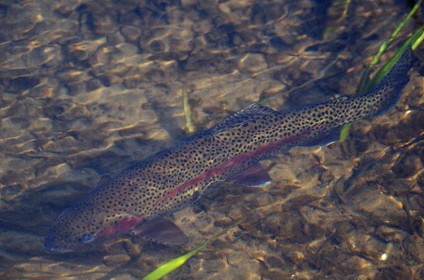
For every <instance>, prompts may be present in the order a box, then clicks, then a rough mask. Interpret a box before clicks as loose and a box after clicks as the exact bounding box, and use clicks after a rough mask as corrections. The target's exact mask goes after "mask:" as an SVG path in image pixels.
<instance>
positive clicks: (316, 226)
mask: <svg viewBox="0 0 424 280" xmlns="http://www.w3.org/2000/svg"><path fill="white" fill-rule="evenodd" d="M332 2H333V1H313V0H310V1H307V0H302V1H269V2H266V3H265V2H263V1H257V2H254V1H226V2H218V1H195V0H194V1H191V0H188V1H169V2H156V1H151V2H150V1H147V2H145V1H132V0H128V1H120V2H118V1H100V2H99V1H89V0H88V1H80V0H75V1H74V0H67V1H55V3H54V4H53V5H52V2H51V1H44V0H39V1H33V0H26V1H20V2H19V4H17V3H15V2H14V1H3V2H2V3H1V4H0V20H1V22H2V28H1V30H0V42H1V43H0V49H1V51H0V65H1V66H0V91H1V95H0V115H1V123H0V195H1V197H0V220H1V223H0V228H1V234H0V244H1V247H0V275H1V278H2V279H28V278H31V279H54V278H60V279H65V278H66V279H109V278H114V279H138V278H140V277H142V276H143V275H145V274H146V273H147V272H148V271H150V270H151V269H153V268H154V267H156V266H157V264H159V263H161V262H163V261H165V260H168V259H170V258H173V257H175V256H178V255H180V254H181V253H182V252H185V251H186V250H188V249H189V248H192V247H193V246H194V245H196V244H200V243H201V242H203V241H204V240H205V239H206V238H207V237H210V236H213V235H214V234H215V233H216V232H218V231H219V230H220V229H223V228H226V227H228V226H231V224H233V223H234V222H235V221H237V219H238V218H239V217H241V216H243V214H244V213H246V212H247V211H250V210H252V209H256V210H255V211H253V213H255V214H254V215H253V214H252V217H250V218H249V219H247V220H246V221H245V222H243V223H242V224H241V225H240V226H239V227H237V228H233V229H231V230H230V231H229V232H228V233H227V234H226V235H225V236H223V237H222V238H220V239H219V240H217V241H215V242H213V243H212V245H211V246H209V247H208V248H207V249H206V250H205V251H203V253H201V255H200V256H199V257H196V258H194V259H192V260H190V262H189V265H186V266H184V267H183V268H182V269H181V270H179V271H178V272H177V273H176V274H173V276H172V278H173V279H175V278H178V279H188V278H190V279H192V278H193V279H204V278H210V279H288V278H293V279H312V278H313V279H321V278H323V277H325V276H329V277H332V278H335V279H368V278H380V279H388V277H391V278H395V279H413V278H414V277H415V279H420V278H424V267H423V266H422V263H423V262H424V253H423V252H424V241H423V238H422V237H423V231H424V230H423V228H424V226H423V221H422V218H421V217H422V216H423V206H424V200H423V193H422V189H423V186H424V171H423V170H424V169H423V163H424V158H423V154H424V146H423V145H424V142H423V138H422V137H423V123H424V122H423V121H422V120H423V119H424V113H423V110H422V109H423V103H424V99H423V95H422V94H421V93H422V88H423V84H422V78H420V77H418V73H416V72H414V73H412V75H411V77H412V78H411V82H410V83H409V85H408V86H407V88H406V89H405V91H404V95H403V97H402V99H401V101H400V102H399V103H398V105H397V107H396V108H395V109H394V110H391V111H389V112H388V113H386V114H385V115H383V116H381V117H378V118H377V119H374V120H372V121H361V122H358V123H356V124H355V126H354V128H353V131H352V136H351V137H350V139H349V140H348V141H347V142H346V143H344V144H337V143H336V144H333V145H332V146H330V147H328V148H327V147H326V148H323V147H312V148H303V147H302V148H295V149H292V150H291V151H290V152H289V153H286V154H283V155H281V156H279V157H278V158H276V159H273V160H270V161H267V162H266V163H265V165H266V166H267V169H268V170H269V172H270V174H271V176H272V178H273V184H272V185H271V186H270V187H269V188H268V189H266V190H260V189H259V190H258V189H249V188H247V189H246V188H242V187H239V186H235V185H230V184H223V185H221V186H219V187H218V188H217V190H216V191H213V192H211V193H209V194H208V195H207V196H206V197H205V198H203V199H201V200H200V202H199V204H198V205H194V206H190V207H187V208H185V209H182V210H181V211H178V212H177V213H175V214H174V215H173V219H174V220H175V222H176V223H177V224H178V225H180V226H181V228H182V229H183V230H184V231H185V232H186V234H187V235H188V236H189V237H190V239H191V244H189V245H187V247H185V248H174V247H168V246H164V245H157V244H153V243H149V242H147V241H145V240H143V239H141V238H133V239H129V238H122V239H121V240H114V241H112V242H110V243H109V244H106V245H105V247H104V248H99V250H98V251H97V252H93V253H90V254H84V253H80V254H72V255H65V256H62V255H49V254H47V253H45V252H44V251H43V247H42V244H43V236H44V234H45V233H46V231H47V229H48V226H49V225H50V223H51V222H52V220H53V219H54V217H55V216H56V215H57V214H58V213H59V212H60V211H61V210H63V208H64V207H66V206H68V205H70V204H71V203H72V202H73V201H75V200H76V199H77V198H79V197H81V196H82V195H83V194H84V193H86V192H87V191H88V190H90V189H91V188H93V187H94V186H95V185H96V183H97V182H98V181H99V180H100V178H101V177H102V176H105V175H114V174H116V173H117V172H118V171H120V170H121V169H123V168H125V167H126V166H127V165H128V164H130V163H131V162H134V161H135V160H139V159H142V158H144V157H145V156H147V155H150V154H152V153H154V152H156V151H159V150H160V149H162V148H164V147H167V146H169V145H170V144H171V143H172V142H174V141H177V140H179V139H181V138H183V137H184V135H185V134H184V125H185V123H184V110H183V102H182V92H183V91H187V92H188V93H189V102H190V105H191V107H192V115H193V117H194V119H193V121H194V122H195V123H196V126H197V127H199V128H207V127H210V126H211V125H213V124H216V123H217V122H219V121H220V120H222V119H224V118H225V117H228V116H229V115H231V114H232V113H234V112H236V111H238V110H240V109H241V108H244V107H246V106H247V105H248V104H250V103H253V102H255V101H258V99H259V98H269V99H268V104H267V105H269V106H271V107H273V108H279V107H281V106H283V107H284V106H286V107H287V106H293V105H299V104H300V103H303V102H306V103H314V102H318V101H323V100H327V99H328V98H330V97H331V96H333V95H334V93H340V94H354V92H355V87H356V85H357V84H358V81H359V78H360V72H361V69H362V67H363V66H364V65H366V63H367V62H368V61H369V58H370V57H371V56H372V55H373V54H375V53H376V50H377V49H378V47H379V44H380V43H381V40H383V38H387V37H388V36H389V34H390V32H391V31H392V30H394V28H395V26H396V23H398V22H399V21H400V18H401V15H402V14H405V13H406V12H407V9H406V8H407V7H405V6H403V4H400V3H399V1H363V2H362V3H361V4H357V3H352V4H351V5H350V6H349V17H348V18H347V19H344V20H343V19H340V15H341V13H342V11H343V8H344V3H340V2H343V1H335V3H332ZM413 28H414V26H413V25H412V23H411V26H408V27H407V29H408V30H412V29H413ZM329 65H330V67H327V66H329ZM308 81H314V82H311V83H308V84H306V86H301V85H303V84H304V83H306V82H308ZM299 86H301V87H299ZM296 87H299V89H298V90H293V89H294V88H296ZM279 92H282V93H281V94H279V95H276V94H277V93H279ZM270 97H272V98H270Z"/></svg>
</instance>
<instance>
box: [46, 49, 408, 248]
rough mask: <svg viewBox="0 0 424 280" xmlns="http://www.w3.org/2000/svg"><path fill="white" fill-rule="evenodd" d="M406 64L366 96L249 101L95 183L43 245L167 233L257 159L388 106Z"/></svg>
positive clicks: (396, 94)
mask: <svg viewBox="0 0 424 280" xmlns="http://www.w3.org/2000/svg"><path fill="white" fill-rule="evenodd" d="M411 67H412V54H411V52H410V51H406V52H405V53H404V54H403V55H402V57H401V58H400V59H399V60H398V62H397V63H396V64H395V65H394V66H393V67H392V69H391V70H390V72H389V73H388V74H387V75H386V76H385V77H384V78H383V79H382V80H381V81H380V82H379V83H378V84H377V85H376V86H375V87H374V88H373V89H371V90H370V91H369V93H368V94H366V95H363V96H359V97H343V98H339V99H335V100H332V101H329V102H326V103H322V104H317V105H311V106H307V107H303V108H300V109H297V110H290V111H275V110H272V109H270V108H267V107H264V106H261V105H259V104H253V105H251V106H249V107H247V108H246V109H244V110H242V111H240V112H239V113H237V114H235V115H234V116H232V117H230V118H228V119H226V120H224V121H223V122H222V123H220V124H218V125H217V126H215V127H212V128H210V129H208V130H205V131H202V132H200V133H197V134H195V135H193V136H191V137H188V138H187V139H185V140H183V141H181V142H179V143H177V144H176V145H174V146H173V147H171V148H168V149H165V150H163V151H160V152H159V153H157V154H154V155H152V156H150V157H148V158H146V159H144V160H142V161H140V162H138V163H135V164H134V165H132V166H130V167H128V168H127V169H125V170H123V171H122V172H121V173H120V174H118V175H117V176H116V177H114V178H112V179H111V180H109V181H108V182H106V183H101V184H100V185H98V186H97V187H96V188H95V189H93V190H92V191H91V192H90V193H89V194H87V196H85V197H84V198H83V199H82V200H80V201H78V202H77V203H75V204H74V205H72V206H71V207H69V208H67V209H65V210H64V211H63V212H62V213H61V214H60V215H59V216H58V217H57V218H56V220H55V221H54V223H53V224H52V226H51V228H50V230H49V232H48V233H47V235H46V239H45V248H46V249H47V250H48V251H50V252H68V251H75V250H80V249H85V248H87V247H88V246H89V245H93V244H98V243H100V242H102V241H104V240H106V239H109V238H112V237H116V236H119V235H121V234H124V233H127V232H131V231H133V232H139V233H141V234H143V232H144V233H146V234H149V233H150V234H151V235H153V236H155V235H156V237H157V238H158V239H160V238H161V237H165V238H169V237H171V236H173V235H174V234H173V233H172V232H173V231H169V232H168V233H166V230H165V229H164V228H165V226H164V224H163V223H162V222H159V220H158V218H160V217H162V216H164V215H165V214H166V213H169V212H172V211H174V210H176V209H178V208H180V207H182V206H184V205H186V204H188V203H190V202H192V201H193V200H195V199H197V198H198V197H199V196H201V195H202V194H203V193H204V192H205V191H206V190H208V189H210V188H211V187H213V186H215V185H217V184H218V183H219V182H223V181H229V180H231V179H232V178H234V177H236V176H238V174H243V172H246V170H256V171H257V170H258V168H257V166H258V162H259V161H260V160H263V159H266V158H268V157H270V156H272V155H274V154H275V153H278V152H281V151H285V150H288V149H290V148H291V147H293V146H298V145H314V144H316V143H319V141H320V140H321V139H322V138H324V137H326V136H327V135H328V134H331V133H332V132H334V130H335V129H337V128H340V126H342V125H343V124H346V123H350V122H353V121H356V120H359V119H363V118H366V117H371V116H375V115H377V114H380V113H382V112H384V111H386V110H387V109H388V108H390V107H391V106H393V105H394V104H395V103H396V101H397V100H398V98H399V96H400V94H401V91H402V89H403V87H404V86H405V85H406V84H407V83H408V80H409V78H408V74H407V72H408V70H409V69H410V68H411ZM152 221H153V222H152ZM143 226H144V227H145V229H143ZM146 228H148V229H146ZM171 228H172V226H171ZM155 229H159V230H158V231H157V232H155ZM161 231H162V233H160V232H161ZM163 232H165V233H163ZM152 233H153V234H152ZM161 234H162V235H161ZM153 239H154V238H153ZM180 241H181V240H180Z"/></svg>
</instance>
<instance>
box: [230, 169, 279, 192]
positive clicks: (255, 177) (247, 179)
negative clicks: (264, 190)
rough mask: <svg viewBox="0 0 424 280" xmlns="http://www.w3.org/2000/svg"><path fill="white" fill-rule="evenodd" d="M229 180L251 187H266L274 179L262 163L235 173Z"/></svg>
mask: <svg viewBox="0 0 424 280" xmlns="http://www.w3.org/2000/svg"><path fill="white" fill-rule="evenodd" d="M229 181H230V182H234V183H237V184H240V185H244V186H249V187H264V186H266V185H268V184H269V183H271V181H272V180H271V177H270V176H269V174H268V173H267V172H266V170H265V169H264V168H263V167H262V165H260V164H257V165H254V166H252V167H250V168H249V169H246V170H244V171H243V172H241V173H238V174H236V175H234V176H233V177H231V178H230V179H229Z"/></svg>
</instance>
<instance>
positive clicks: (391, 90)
mask: <svg viewBox="0 0 424 280" xmlns="http://www.w3.org/2000/svg"><path fill="white" fill-rule="evenodd" d="M413 62H414V57H413V54H412V50H411V48H410V47H407V49H406V50H405V51H404V53H403V54H402V55H401V57H400V58H399V59H398V61H397V62H396V63H395V64H394V65H393V67H392V69H390V71H389V73H387V74H386V75H385V76H384V77H383V78H382V79H381V81H380V82H378V84H377V85H375V86H374V87H373V88H372V89H371V90H370V92H369V93H368V94H367V98H376V99H377V100H379V102H377V103H378V110H377V111H376V112H375V113H374V114H373V115H374V116H375V115H380V114H383V113H384V112H386V111H387V110H389V109H390V108H391V107H393V106H394V105H395V104H396V102H397V101H398V100H399V97H400V95H401V94H402V90H403V88H404V87H405V86H406V84H408V82H409V75H408V71H409V70H410V69H411V68H412V65H413V64H414V63H413Z"/></svg>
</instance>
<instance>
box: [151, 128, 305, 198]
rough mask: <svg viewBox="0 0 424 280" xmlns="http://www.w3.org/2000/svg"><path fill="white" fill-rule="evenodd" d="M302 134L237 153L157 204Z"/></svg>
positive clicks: (176, 189)
mask: <svg viewBox="0 0 424 280" xmlns="http://www.w3.org/2000/svg"><path fill="white" fill-rule="evenodd" d="M302 134H304V133H302ZM302 134H301V135H296V136H290V137H286V138H284V139H282V140H279V141H275V142H271V143H268V144H265V145H261V146H258V148H257V149H256V150H253V151H251V152H247V153H243V154H240V155H237V156H235V157H233V158H231V159H230V160H227V161H225V162H223V163H221V164H220V165H218V166H216V167H215V168H213V169H211V170H209V171H206V172H203V173H202V174H200V175H199V176H197V177H194V178H193V179H191V180H188V181H186V182H184V183H182V184H181V185H178V186H177V187H175V188H174V189H173V190H171V191H170V192H168V193H167V194H165V196H164V197H162V198H161V199H159V200H158V202H157V204H161V203H163V202H164V201H165V200H167V199H169V198H170V197H173V196H175V195H177V194H178V193H180V192H182V191H184V190H186V189H187V188H189V187H190V186H193V185H196V184H197V183H199V182H201V181H203V180H205V179H208V178H211V177H213V176H216V175H219V174H222V173H224V172H225V171H226V170H229V169H231V168H233V167H237V166H240V165H242V164H243V163H245V162H246V161H248V160H249V159H250V158H254V157H260V156H263V155H266V154H267V153H269V152H271V151H274V150H278V149H279V148H280V147H281V146H282V145H284V144H286V143H289V142H291V141H294V140H296V139H298V138H300V137H301V136H302Z"/></svg>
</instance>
